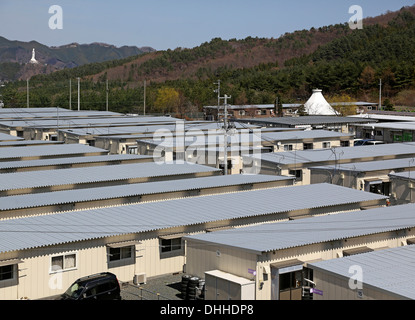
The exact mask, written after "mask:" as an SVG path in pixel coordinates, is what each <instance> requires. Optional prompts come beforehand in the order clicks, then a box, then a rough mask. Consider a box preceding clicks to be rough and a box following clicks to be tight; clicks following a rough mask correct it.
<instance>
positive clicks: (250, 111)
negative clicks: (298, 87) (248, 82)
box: [203, 89, 378, 120]
mask: <svg viewBox="0 0 415 320" xmlns="http://www.w3.org/2000/svg"><path fill="white" fill-rule="evenodd" d="M277 104H278V101H276V103H275V104H251V105H228V106H227V114H228V117H230V118H232V119H244V118H248V117H249V118H269V117H289V116H295V115H298V114H301V113H304V114H307V115H320V116H333V115H338V112H336V111H335V109H334V108H333V107H339V108H341V107H355V108H356V110H355V111H356V112H357V113H361V112H367V111H368V110H372V109H376V107H377V106H378V103H373V102H364V101H357V102H334V103H328V102H327V100H326V99H325V98H324V96H323V93H322V90H320V89H314V90H313V92H312V95H311V96H310V98H309V99H308V100H307V102H305V103H304V104H302V103H288V104H279V105H277ZM224 109H225V106H204V107H203V111H204V113H205V118H206V119H208V120H217V119H219V118H221V116H222V117H223V116H224Z"/></svg>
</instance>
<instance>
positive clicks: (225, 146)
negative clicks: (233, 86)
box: [223, 94, 232, 175]
mask: <svg viewBox="0 0 415 320" xmlns="http://www.w3.org/2000/svg"><path fill="white" fill-rule="evenodd" d="M230 98H232V97H231V96H227V95H226V94H225V96H224V100H225V103H224V111H225V113H224V119H223V128H224V130H225V137H224V142H223V143H224V154H223V162H224V168H225V173H224V174H225V175H227V174H228V99H230Z"/></svg>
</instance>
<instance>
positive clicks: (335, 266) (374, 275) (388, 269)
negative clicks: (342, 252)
mask: <svg viewBox="0 0 415 320" xmlns="http://www.w3.org/2000/svg"><path fill="white" fill-rule="evenodd" d="M356 265H357V266H360V267H362V269H363V270H364V277H363V279H362V282H363V286H364V287H368V286H371V287H374V288H377V289H380V290H383V291H387V292H389V293H392V294H394V295H397V296H400V297H401V298H407V299H412V300H414V299H415V290H414V284H415V279H414V274H415V246H413V245H411V246H403V247H397V248H391V249H383V250H379V251H373V252H369V253H362V254H357V255H352V256H348V257H343V258H339V259H331V260H326V261H320V262H315V263H310V264H309V267H310V268H312V269H315V270H321V271H323V272H327V273H332V274H336V275H340V276H342V277H345V278H347V279H349V278H350V276H351V274H350V272H349V270H350V267H351V266H356Z"/></svg>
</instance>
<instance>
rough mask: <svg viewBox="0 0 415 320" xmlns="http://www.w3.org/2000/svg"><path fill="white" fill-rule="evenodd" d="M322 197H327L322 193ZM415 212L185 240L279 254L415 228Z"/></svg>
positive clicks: (389, 210)
mask: <svg viewBox="0 0 415 320" xmlns="http://www.w3.org/2000/svg"><path fill="white" fill-rule="evenodd" d="M283 189H286V188H282V190H283ZM342 192H343V191H342ZM360 192H361V191H360ZM321 195H324V197H326V196H328V194H326V193H325V191H323V190H322V192H321ZM320 201H321V199H320ZM414 210H415V205H414V204H409V205H400V206H394V207H384V208H376V209H370V210H363V211H358V212H347V213H338V214H332V215H325V216H317V217H310V218H307V219H299V220H292V221H283V222H278V223H269V224H262V225H257V226H253V227H247V228H243V229H233V230H226V231H218V232H215V233H214V234H200V235H195V236H189V237H186V238H187V239H189V240H192V239H193V240H198V241H204V242H209V243H214V244H218V245H225V246H232V247H237V248H241V249H244V250H253V251H256V252H265V251H273V250H282V249H287V248H293V247H300V246H305V245H309V244H314V243H321V242H327V241H334V240H339V239H346V238H352V237H358V236H363V235H370V234H375V233H381V232H387V231H393V230H400V229H406V228H412V227H414V226H415V215H414Z"/></svg>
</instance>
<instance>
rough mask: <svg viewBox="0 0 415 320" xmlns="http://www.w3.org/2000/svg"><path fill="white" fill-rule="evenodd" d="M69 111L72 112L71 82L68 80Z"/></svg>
mask: <svg viewBox="0 0 415 320" xmlns="http://www.w3.org/2000/svg"><path fill="white" fill-rule="evenodd" d="M69 110H72V82H71V79H69Z"/></svg>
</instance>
